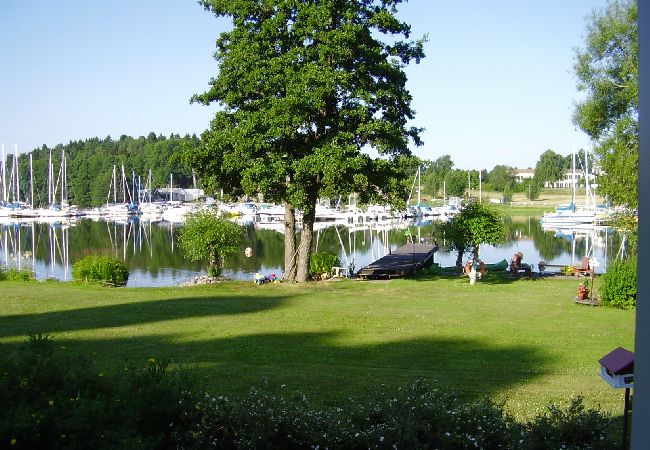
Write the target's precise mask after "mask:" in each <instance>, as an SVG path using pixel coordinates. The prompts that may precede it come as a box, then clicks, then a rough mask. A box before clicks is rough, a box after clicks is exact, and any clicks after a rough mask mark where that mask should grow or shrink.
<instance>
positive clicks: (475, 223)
mask: <svg viewBox="0 0 650 450" xmlns="http://www.w3.org/2000/svg"><path fill="white" fill-rule="evenodd" d="M439 231H440V232H441V233H442V236H443V238H444V241H447V242H448V248H449V249H450V250H456V251H457V252H458V256H457V258H456V267H457V268H458V270H459V271H460V270H461V267H462V262H463V255H464V254H465V252H468V251H469V252H472V253H473V255H474V256H476V257H478V256H479V247H480V245H481V244H490V245H496V244H498V243H499V242H501V241H502V240H503V238H504V233H505V229H504V225H503V218H502V217H501V215H500V214H499V212H498V211H497V210H496V209H494V208H493V207H491V206H489V205H488V204H485V203H479V202H475V203H470V204H469V205H467V206H465V207H464V208H463V209H462V211H461V212H460V213H458V214H457V215H456V217H454V218H453V219H452V220H450V221H449V222H444V223H443V224H442V225H441V227H440V230H439Z"/></svg>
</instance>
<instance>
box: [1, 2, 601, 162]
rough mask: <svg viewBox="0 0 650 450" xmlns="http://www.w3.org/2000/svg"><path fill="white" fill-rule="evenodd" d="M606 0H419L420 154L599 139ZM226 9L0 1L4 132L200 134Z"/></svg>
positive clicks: (459, 154)
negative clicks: (578, 110) (589, 108)
mask: <svg viewBox="0 0 650 450" xmlns="http://www.w3.org/2000/svg"><path fill="white" fill-rule="evenodd" d="M605 4H606V0H547V1H542V0H530V1H527V0H526V1H521V0H520V1H515V0H495V1H484V0H460V1H447V2H443V1H438V0H411V1H410V2H409V3H407V4H404V5H401V6H400V9H399V14H398V15H399V17H400V18H401V19H403V20H405V21H407V22H409V23H411V25H412V31H413V36H412V37H420V36H422V35H424V34H428V39H429V40H428V42H427V43H426V53H427V58H425V59H424V60H423V61H422V62H421V63H420V64H419V65H412V66H409V67H408V68H407V73H408V76H409V84H408V87H409V90H410V91H411V93H412V95H413V106H414V108H415V110H416V112H417V116H416V120H415V121H414V125H416V126H421V127H424V128H425V129H426V131H425V132H424V133H423V135H422V137H423V140H424V146H422V147H420V148H417V149H414V153H415V154H416V155H417V156H420V157H422V158H426V159H436V158H438V157H440V156H441V155H444V154H449V155H451V157H452V160H453V161H454V163H455V166H456V167H459V168H463V169H488V170H490V169H492V168H493V167H494V166H495V165H497V164H505V165H509V166H512V167H534V165H535V163H536V161H537V160H538V158H539V155H540V154H541V153H542V152H544V151H545V150H546V149H549V148H550V149H552V150H554V151H556V152H558V153H561V154H569V153H570V152H571V148H572V146H574V145H575V146H577V147H582V146H588V145H589V140H588V138H587V136H586V135H585V134H584V133H582V132H580V131H578V130H576V129H575V127H574V125H573V124H572V122H571V115H572V111H573V105H574V103H575V101H576V100H578V99H579V98H580V94H579V93H578V92H577V90H576V81H575V77H574V75H573V70H572V67H573V55H574V49H575V48H576V47H580V46H582V45H583V42H584V36H585V33H586V31H585V30H586V22H585V18H586V17H587V16H588V15H590V14H591V12H592V11H593V10H594V8H596V9H601V8H603V7H604V6H605ZM227 26H228V22H226V21H224V20H223V19H216V18H215V17H214V16H212V15H211V14H210V13H208V12H206V11H204V10H203V9H202V8H201V7H200V6H199V5H198V4H196V2H194V1H192V0H187V1H183V0H135V1H125V0H112V1H106V2H95V1H81V0H77V1H71V0H67V1H66V0H62V1H60V2H51V1H44V0H34V1H29V2H26V1H22V0H3V1H2V2H0V142H3V143H4V144H5V150H6V151H7V152H8V151H13V148H14V144H17V145H18V148H19V151H21V152H22V151H29V150H31V149H33V148H36V147H40V146H41V145H43V144H46V145H48V146H54V145H56V144H58V143H67V142H69V141H71V140H78V139H82V140H83V139H88V138H91V137H95V136H97V137H101V138H103V137H106V136H107V135H110V136H111V137H113V138H118V137H119V136H120V135H122V134H126V135H131V136H140V135H146V134H148V133H149V132H150V131H153V132H155V133H156V134H164V135H169V134H170V133H179V134H182V135H183V134H185V133H197V134H199V133H200V132H201V131H203V130H204V129H205V128H207V126H208V122H209V120H210V118H211V117H212V115H213V114H214V111H215V107H205V106H200V105H190V104H189V98H190V97H191V96H192V94H194V93H199V92H203V91H204V90H205V89H206V88H207V86H208V84H207V83H208V81H209V79H210V78H211V77H212V76H214V75H215V74H216V73H217V70H218V66H217V63H216V61H214V59H213V58H212V54H213V52H214V42H215V40H216V38H217V36H218V34H219V33H220V32H221V31H223V30H224V29H226V27H227Z"/></svg>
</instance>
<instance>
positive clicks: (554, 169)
mask: <svg viewBox="0 0 650 450" xmlns="http://www.w3.org/2000/svg"><path fill="white" fill-rule="evenodd" d="M564 162H565V159H564V156H562V155H560V154H558V153H555V152H554V151H553V150H551V149H548V150H546V151H545V152H544V153H542V154H541V156H540V157H539V160H538V161H537V164H536V165H535V178H536V179H537V180H538V182H539V183H540V184H541V185H543V184H544V183H546V182H549V183H555V182H556V181H558V180H560V179H561V178H562V176H563V175H564V169H565V167H564Z"/></svg>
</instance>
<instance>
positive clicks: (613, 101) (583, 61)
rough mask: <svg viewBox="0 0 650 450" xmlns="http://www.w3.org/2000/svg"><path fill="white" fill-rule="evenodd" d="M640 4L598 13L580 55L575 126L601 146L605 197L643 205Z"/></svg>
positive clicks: (627, 2) (629, 2)
mask: <svg viewBox="0 0 650 450" xmlns="http://www.w3.org/2000/svg"><path fill="white" fill-rule="evenodd" d="M637 29H638V27H637V3H636V1H634V0H623V1H616V2H613V3H610V4H608V5H607V7H606V8H605V9H604V10H602V11H598V12H594V14H593V15H592V17H591V18H590V19H589V22H588V24H587V37H586V40H585V47H584V48H583V49H579V50H577V52H576V58H575V73H576V76H577V78H578V89H579V90H581V91H583V92H585V93H586V98H585V99H584V100H583V101H581V102H579V103H578V104H577V105H576V110H575V113H574V122H575V123H576V124H577V125H578V126H579V127H580V128H581V129H582V130H583V131H584V132H585V133H587V134H588V135H589V136H590V137H591V138H592V139H593V140H594V142H595V143H596V146H595V148H594V150H595V151H596V152H597V153H598V155H599V156H600V166H601V168H602V170H603V171H604V175H605V176H602V177H599V179H598V183H599V185H600V189H601V192H602V193H604V194H607V195H608V196H609V197H610V198H611V200H612V201H613V202H614V203H616V204H620V205H626V206H629V207H636V206H638V188H637V184H638V157H639V84H638V72H639V63H638V49H639V45H638V37H637Z"/></svg>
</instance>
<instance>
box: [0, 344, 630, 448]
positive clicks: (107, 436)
mask: <svg viewBox="0 0 650 450" xmlns="http://www.w3.org/2000/svg"><path fill="white" fill-rule="evenodd" d="M3 346H8V344H2V346H0V350H2V355H3V358H0V404H2V405H5V406H7V405H10V407H3V408H0V449H4V448H33V449H37V448H53V449H59V448H94V449H113V448H125V449H131V448H133V449H136V448H137V449H167V448H184V449H208V448H232V449H250V448H267V449H288V448H319V447H320V448H330V449H367V448H409V449H410V448H414V449H416V448H440V449H458V448H511V449H515V448H516V449H519V448H527V449H529V448H530V449H537V448H539V449H545V448H569V449H577V448H580V449H586V448H589V449H592V448H594V449H605V448H615V446H616V444H618V443H617V442H616V438H617V436H618V434H617V433H616V432H615V431H614V430H615V428H614V426H616V425H618V424H617V423H616V422H614V421H613V420H612V419H611V418H610V417H609V416H607V415H605V414H603V413H602V412H600V411H598V410H586V409H585V408H584V405H583V403H582V399H581V398H577V399H575V400H572V402H571V404H570V405H569V406H568V408H566V409H561V408H558V407H557V406H553V405H551V406H549V408H548V411H547V412H546V413H543V414H540V415H538V416H537V417H534V418H533V419H532V420H530V421H527V422H525V423H523V424H520V423H518V422H517V421H515V420H514V419H513V418H512V417H510V416H509V415H508V414H507V413H506V412H505V411H504V409H503V406H502V405H498V404H495V403H493V402H491V401H489V400H479V401H475V402H471V403H467V402H463V401H460V400H459V399H457V398H456V397H454V396H452V395H449V394H446V393H444V392H441V391H439V390H437V389H431V388H430V387H428V385H427V384H426V383H425V382H422V381H418V382H415V383H412V384H410V385H407V386H404V387H401V388H397V389H395V388H383V387H382V388H379V389H378V390H377V391H376V392H375V393H374V395H372V396H371V398H370V399H369V400H366V401H363V402H360V401H357V400H355V399H353V398H349V399H348V400H347V401H346V402H344V403H343V404H341V405H339V406H337V407H327V408H316V407H314V406H313V405H311V404H310V403H309V401H308V400H307V398H306V397H305V396H303V395H296V394H293V395H289V394H288V393H286V394H285V393H284V392H283V389H284V386H280V387H273V386H269V385H267V384H264V385H263V386H262V387H260V388H251V389H250V391H249V392H248V393H247V394H246V395H243V396H241V397H227V396H220V397H212V396H211V395H210V394H209V393H206V392H204V391H203V390H202V389H200V387H199V386H198V385H197V384H195V383H193V382H191V379H179V378H177V377H176V376H175V373H169V372H168V371H167V363H162V362H159V361H156V360H155V359H149V360H148V361H147V362H146V363H144V364H143V367H140V368H133V367H129V368H123V367H115V371H114V372H113V371H106V372H100V371H99V370H98V369H96V368H95V367H94V364H93V361H92V359H91V358H87V357H86V358H84V357H79V356H75V357H73V356H70V355H69V354H67V351H66V349H65V347H64V346H57V345H55V344H54V342H53V341H52V339H50V338H49V337H48V336H42V335H39V334H37V335H33V336H31V337H30V338H29V340H28V342H27V343H26V344H23V345H21V346H19V347H17V348H15V349H9V348H3Z"/></svg>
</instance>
